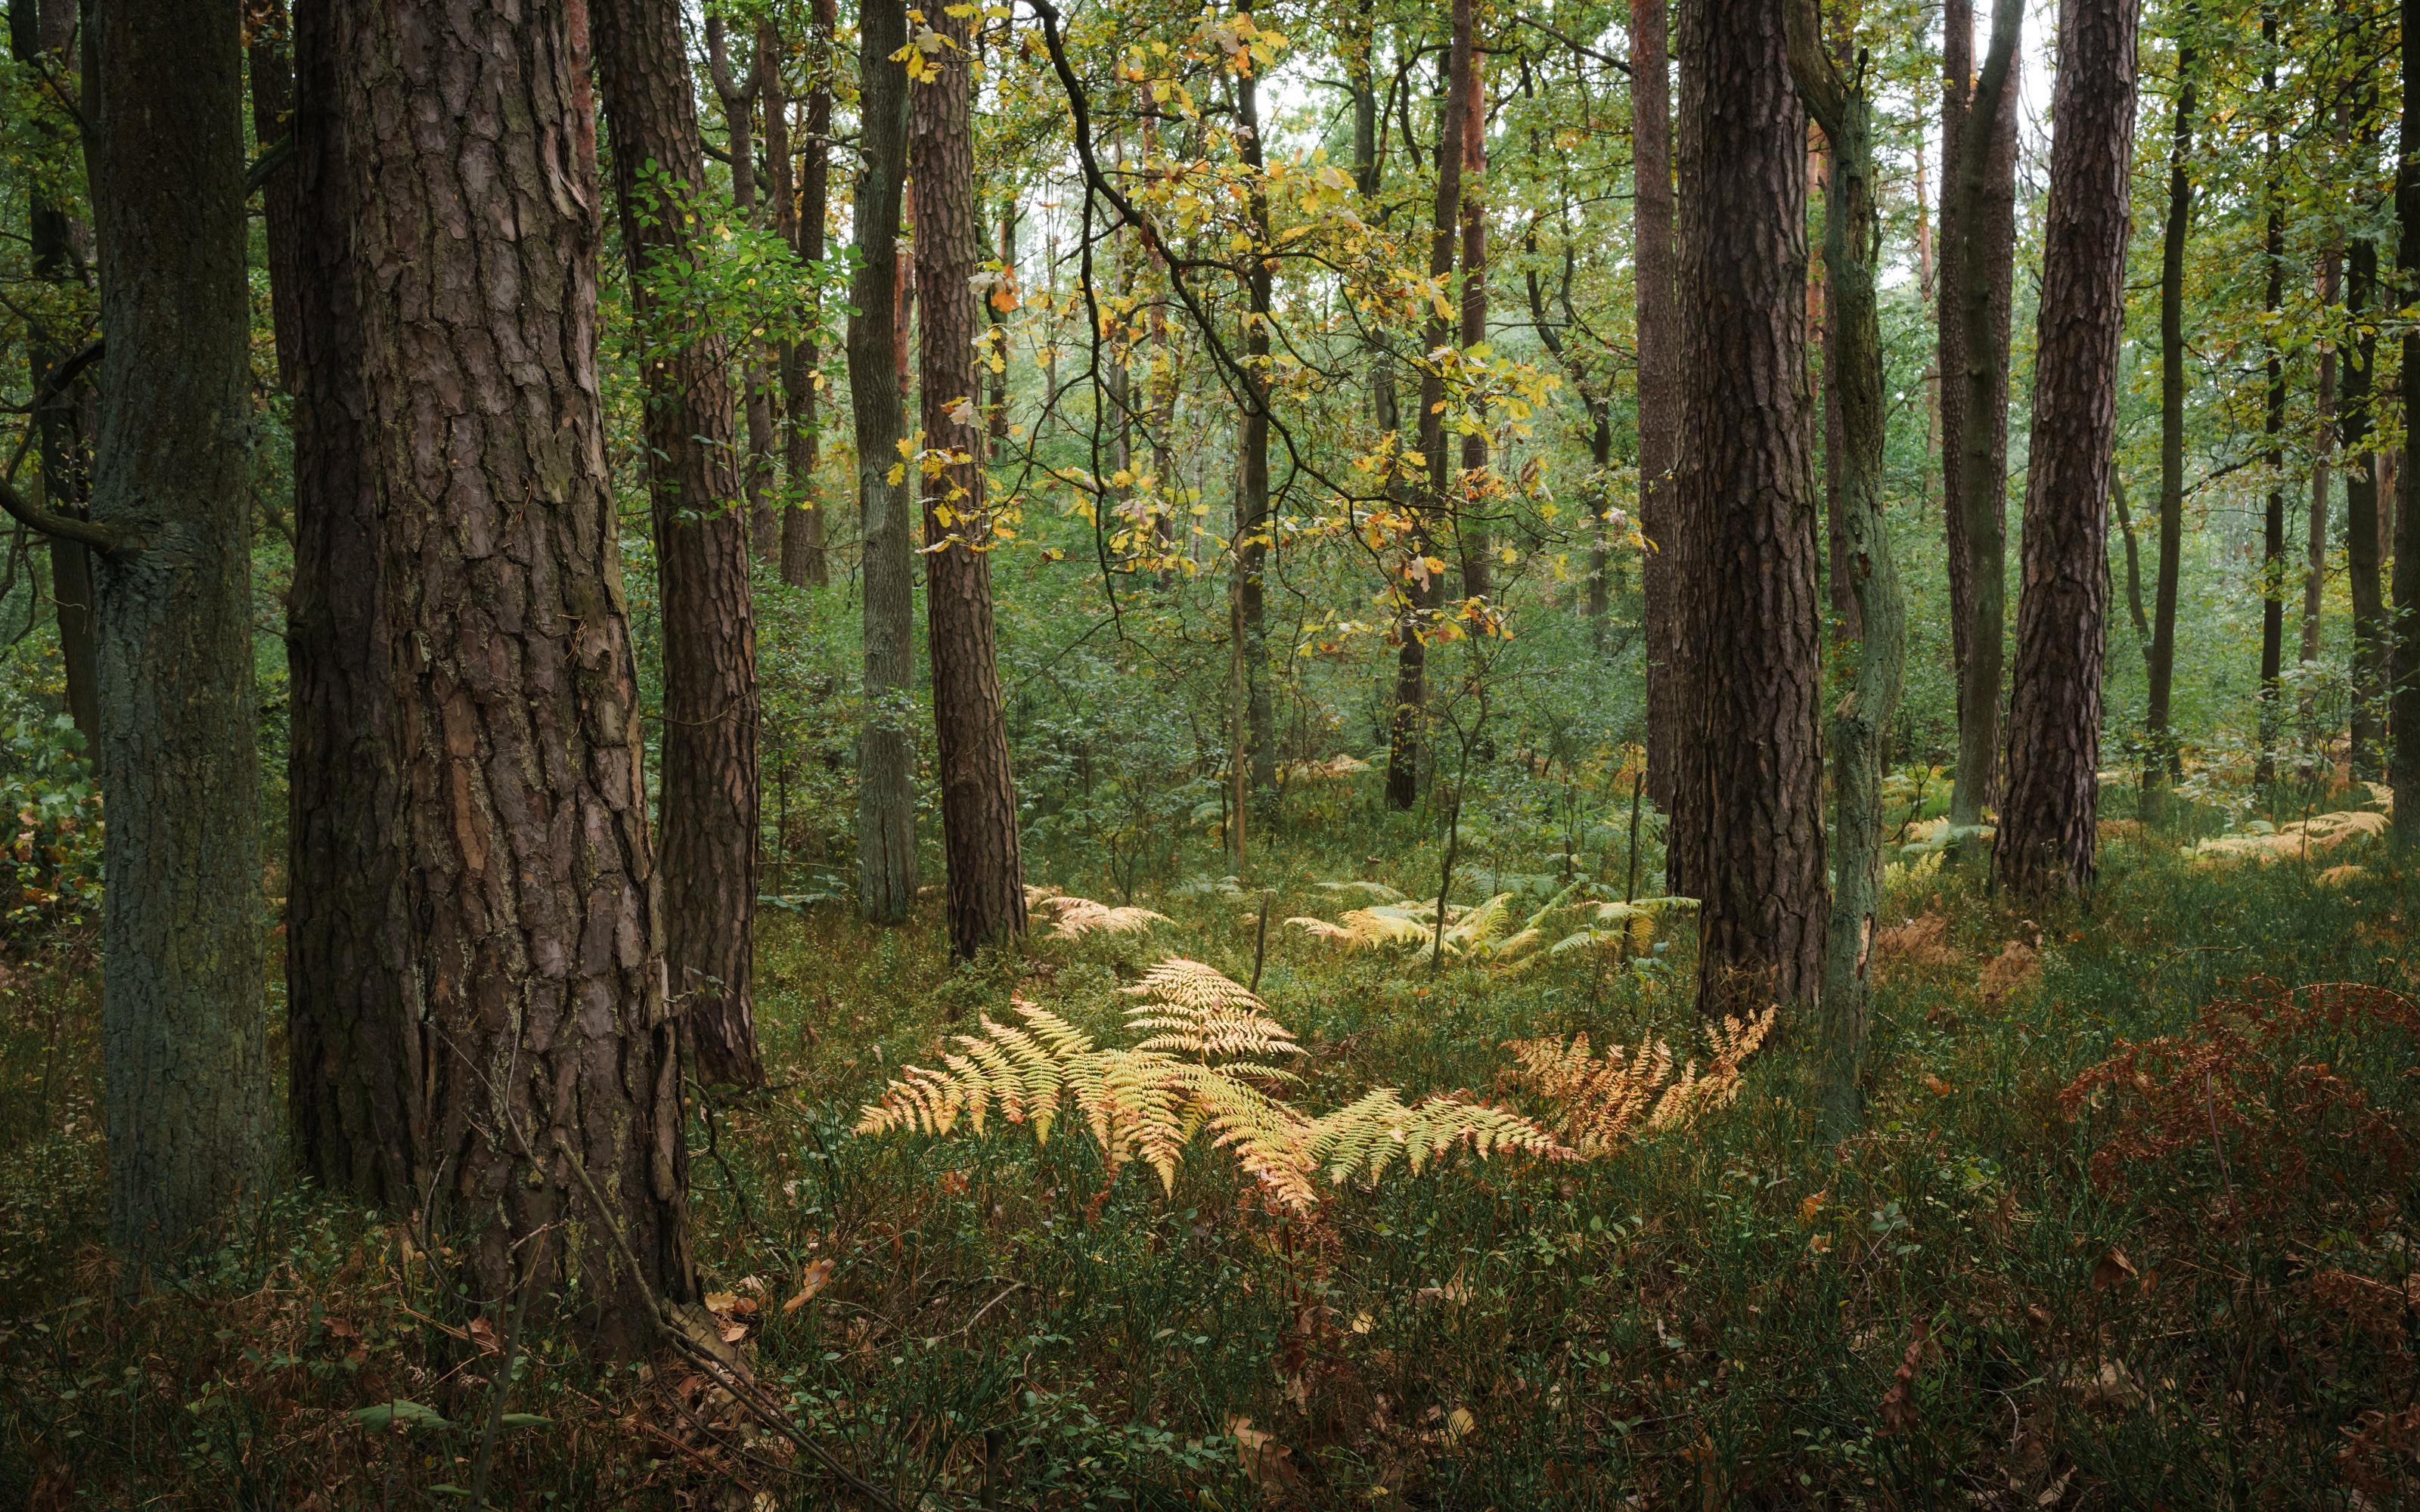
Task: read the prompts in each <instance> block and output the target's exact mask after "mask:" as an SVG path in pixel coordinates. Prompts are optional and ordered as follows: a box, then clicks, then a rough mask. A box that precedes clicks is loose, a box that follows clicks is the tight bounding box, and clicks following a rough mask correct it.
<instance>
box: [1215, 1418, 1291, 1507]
mask: <svg viewBox="0 0 2420 1512" xmlns="http://www.w3.org/2000/svg"><path fill="white" fill-rule="evenodd" d="M1227 1436H1228V1437H1229V1438H1231V1439H1233V1440H1234V1441H1235V1458H1237V1459H1238V1460H1240V1461H1242V1463H1243V1467H1244V1478H1245V1479H1247V1480H1249V1481H1250V1482H1251V1483H1252V1484H1253V1485H1255V1486H1257V1487H1259V1488H1260V1489H1262V1490H1264V1491H1270V1490H1275V1489H1280V1488H1284V1487H1289V1486H1292V1485H1294V1484H1295V1482H1296V1481H1298V1480H1300V1479H1301V1478H1302V1472H1300V1471H1298V1470H1296V1469H1295V1466H1294V1451H1293V1450H1292V1449H1289V1448H1287V1447H1286V1446H1285V1445H1284V1444H1282V1443H1278V1436H1277V1435H1276V1434H1274V1433H1268V1432H1264V1431H1263V1430H1262V1429H1260V1428H1256V1427H1252V1420H1251V1419H1250V1418H1249V1417H1238V1418H1232V1419H1230V1420H1229V1421H1228V1424H1227Z"/></svg>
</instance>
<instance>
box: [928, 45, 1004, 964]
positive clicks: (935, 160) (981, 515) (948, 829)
mask: <svg viewBox="0 0 2420 1512" xmlns="http://www.w3.org/2000/svg"><path fill="white" fill-rule="evenodd" d="M932 25H933V28H934V29H935V30H936V31H938V32H939V33H940V35H941V36H942V37H943V38H944V39H947V41H948V43H949V44H950V45H949V46H947V47H945V48H943V49H942V50H941V51H940V52H939V53H938V54H927V57H928V60H929V61H930V62H931V63H932V64H933V65H934V66H937V67H938V68H939V69H940V76H939V78H938V79H934V80H931V81H928V82H927V83H924V84H921V85H917V86H916V88H915V94H914V102H913V104H912V105H911V106H910V107H909V111H908V124H907V146H908V154H909V162H908V171H909V172H910V173H911V174H912V175H914V177H915V179H916V264H917V267H916V282H917V284H918V285H919V286H921V287H922V288H923V292H924V318H923V325H922V327H921V329H920V330H919V332H918V335H919V338H920V341H921V350H920V352H919V354H918V356H919V364H918V378H919V387H920V390H921V392H922V393H923V422H924V445H925V447H926V448H927V449H928V453H939V454H941V455H940V457H939V458H936V460H939V463H940V465H939V466H938V467H931V468H928V469H926V470H925V471H924V474H923V476H924V549H925V557H924V561H925V568H924V598H925V605H926V619H927V624H926V632H927V636H928V639H929V640H930V641H931V643H932V654H933V730H934V736H935V755H936V757H937V759H938V761H939V766H940V771H941V847H942V852H943V854H944V855H945V856H947V857H948V860H949V897H950V948H951V950H952V952H953V953H954V954H955V955H956V956H958V957H959V958H960V959H961V960H964V959H966V958H969V957H971V956H972V955H973V954H974V953H975V951H976V950H977V949H980V948H982V947H983V946H985V945H990V944H995V943H998V942H1001V941H1003V940H1010V939H1014V938H1016V936H1017V935H1020V934H1022V933H1025V876H1024V872H1023V869H1022V866H1021V863H1020V862H1019V859H1018V856H1017V837H1016V779H1015V777H1014V775H1013V774H1012V773H1011V772H1010V770H1009V763H1008V726H1007V722H1006V719H1005V717H1004V716H1003V711H1002V708H1001V691H1000V667H999V663H998V657H997V653H996V650H995V647H996V645H997V640H998V635H997V631H996V630H995V628H994V626H993V623H992V609H991V554H990V546H991V538H992V537H991V513H990V510H989V508H988V507H987V506H986V505H985V502H984V467H983V450H984V432H983V426H982V424H981V419H982V417H981V415H980V414H979V413H978V412H977V409H976V402H977V400H978V399H979V398H980V397H981V395H982V393H983V389H982V381H983V380H982V377H981V375H980V374H979V373H978V371H977V368H978V363H977V362H976V358H975V337H976V333H977V332H980V331H981V330H982V328H983V322H982V316H981V314H980V304H979V301H978V299H977V297H976V293H975V288H974V284H973V279H974V273H975V269H976V267H977V265H978V264H980V263H981V262H982V260H983V223H982V221H981V219H980V217H979V214H978V212H977V210H976V208H975V207H976V201H975V162H974V158H975V152H974V147H975V144H974V81H973V77H972V74H971V72H970V69H969V68H968V58H969V55H970V52H971V50H972V47H973V34H972V30H971V28H970V24H969V22H968V19H967V18H966V17H964V16H951V15H948V14H946V13H945V14H943V15H940V16H938V17H936V18H935V19H934V21H933V22H932Z"/></svg>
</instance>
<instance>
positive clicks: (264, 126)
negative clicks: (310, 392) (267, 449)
mask: <svg viewBox="0 0 2420 1512" xmlns="http://www.w3.org/2000/svg"><path fill="white" fill-rule="evenodd" d="M243 31H244V72H245V74H246V76H247V77H248V78H249V79H250V80H251V83H252V138H253V148H254V150H255V151H256V152H257V153H267V152H269V151H271V150H272V149H273V148H275V147H278V146H279V145H280V144H281V143H283V142H285V141H286V139H287V138H288V137H289V136H291V135H292V134H293V131H294V26H293V22H292V20H291V19H290V18H289V17H288V16H287V11H286V0H248V3H247V4H246V6H245V14H244V21H243ZM301 215H302V207H301V203H300V199H299V196H298V195H297V193H296V191H295V177H294V173H293V170H292V168H291V166H290V165H289V166H288V167H286V168H281V169H278V170H277V171H276V172H274V173H271V175H270V176H269V177H268V179H267V180H266V181H265V182H263V183H262V184H261V186H260V219H261V241H262V244H263V245H264V247H265V248H266V250H267V252H268V254H269V257H268V264H269V313H270V327H271V333H272V335H273V336H274V337H275V340H276V344H277V385H278V387H279V388H282V389H284V390H285V391H286V392H287V393H295V392H296V391H297V390H298V389H299V387H300V386H301V383H302V374H301V372H300V371H299V369H298V368H297V367H296V365H295V363H296V360H297V353H296V349H295V344H296V339H297V337H298V335H299V334H300V326H301V319H302V316H301V312H300V311H299V310H298V309H297V308H296V301H297V300H298V299H299V298H300V296H301V290H300V288H299V287H298V280H297V277H296V272H295V264H296V262H297V260H298V258H299V256H300V253H299V251H298V245H299V243H298V236H299V231H298V222H299V220H300V218H301Z"/></svg>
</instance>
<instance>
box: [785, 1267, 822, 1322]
mask: <svg viewBox="0 0 2420 1512" xmlns="http://www.w3.org/2000/svg"><path fill="white" fill-rule="evenodd" d="M832 1270H833V1266H832V1262H831V1260H830V1257H825V1258H823V1259H820V1260H817V1261H816V1262H815V1263H814V1264H813V1265H810V1266H808V1267H807V1271H806V1274H804V1275H802V1276H800V1277H799V1294H798V1295H797V1296H795V1297H792V1298H791V1299H790V1300H789V1301H787V1302H785V1303H783V1304H782V1310H783V1312H785V1313H794V1312H797V1311H798V1310H799V1308H801V1307H804V1306H805V1305H806V1304H808V1303H810V1302H813V1301H814V1298H815V1293H817V1292H819V1291H821V1290H823V1288H825V1287H826V1286H827V1285H829V1284H830V1281H831V1278H832Z"/></svg>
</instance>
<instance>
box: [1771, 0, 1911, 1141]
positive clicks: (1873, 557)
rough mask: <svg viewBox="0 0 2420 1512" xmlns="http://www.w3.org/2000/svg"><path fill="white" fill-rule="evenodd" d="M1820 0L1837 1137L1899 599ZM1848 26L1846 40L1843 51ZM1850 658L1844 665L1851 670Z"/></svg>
mask: <svg viewBox="0 0 2420 1512" xmlns="http://www.w3.org/2000/svg"><path fill="white" fill-rule="evenodd" d="M1817 26H1818V18H1817V15H1816V0H1792V4H1791V8H1790V13H1789V42H1790V58H1791V71H1792V75H1793V76H1794V77H1795V79H1796V80H1797V83H1798V92H1799V96H1800V98H1801V99H1803V100H1805V101H1806V102H1807V110H1808V112H1809V113H1810V114H1812V115H1813V116H1815V118H1816V120H1817V122H1818V123H1819V124H1821V125H1822V127H1823V134H1824V136H1825V137H1827V138H1828V139H1829V140H1830V142H1831V145H1832V173H1831V178H1830V187H1829V189H1828V190H1827V193H1828V195H1829V197H1830V203H1829V204H1828V205H1826V206H1825V207H1824V210H1823V243H1824V248H1823V266H1824V273H1825V277H1826V279H1827V281H1828V283H1829V285H1830V294H1831V298H1830V300H1829V301H1828V304H1829V308H1828V309H1827V310H1826V312H1825V316H1826V323H1825V327H1824V336H1825V340H1824V374H1823V386H1824V392H1825V393H1827V394H1828V395H1830V396H1831V400H1832V405H1833V407H1834V409H1835V410H1836V412H1837V414H1838V422H1839V424H1838V450H1837V451H1836V452H1835V453H1834V454H1833V455H1835V457H1836V458H1837V462H1838V466H1837V470H1836V476H1837V478H1838V489H1837V490H1836V492H1835V493H1834V495H1833V498H1832V509H1833V517H1832V534H1833V539H1834V540H1835V541H1836V542H1837V543H1838V555H1837V557H1836V559H1835V560H1836V563H1837V566H1836V569H1835V570H1836V571H1837V572H1838V574H1839V579H1838V580H1836V583H1835V589H1836V592H1839V593H1842V594H1844V595H1845V597H1846V598H1847V601H1848V610H1849V611H1844V612H1839V613H1838V614H1837V616H1836V622H1835V623H1836V629H1835V632H1834V641H1833V644H1834V646H1835V648H1836V653H1837V655H1838V657H1839V664H1840V666H1841V667H1842V669H1843V671H1844V673H1845V676H1846V679H1847V682H1848V687H1846V689H1845V690H1844V692H1843V696H1842V697H1841V698H1840V699H1839V701H1838V702H1837V703H1836V704H1835V705H1834V707H1833V710H1832V713H1831V717H1830V720H1829V724H1828V729H1827V731H1826V737H1827V738H1826V742H1825V744H1826V747H1827V748H1828V750H1829V753H1830V756H1831V761H1832V801H1833V810H1832V811H1833V826H1832V827H1833V835H1832V844H1833V852H1832V860H1833V872H1834V875H1835V876H1836V877H1837V878H1838V885H1837V887H1836V888H1835V892H1834V896H1833V899H1832V907H1831V916H1830V919H1829V922H1828V924H1827V930H1828V938H1827V939H1826V941H1825V947H1824V967H1823V1035H1822V1042H1821V1044H1820V1046H1819V1052H1818V1053H1819V1054H1820V1056H1821V1057H1822V1063H1821V1065H1822V1069H1821V1071H1820V1072H1819V1073H1818V1076H1817V1087H1818V1106H1819V1111H1820V1113H1821V1115H1822V1117H1823V1121H1824V1125H1825V1129H1826V1132H1827V1133H1828V1134H1831V1135H1832V1136H1833V1137H1835V1138H1839V1137H1843V1136H1845V1135H1847V1134H1849V1133H1850V1132H1852V1131H1853V1130H1854V1128H1855V1126H1856V1124H1857V1122H1858V1119H1859V1118H1860V1115H1861V1111H1862V1108H1863V1097H1862V1094H1861V1093H1860V1091H1859V1088H1858V1084H1859V1081H1860V1079H1861V1077H1862V1074H1863V1071H1864V1067H1865V1057H1866V1034H1867V1026H1868V996H1867V987H1868V979H1867V968H1868V966H1869V963H1870V961H1871V958H1872V948H1873V934H1874V915H1875V912H1876V910H1877V909H1878V908H1879V907H1880V904H1881V899H1882V877H1883V788H1882V784H1883V772H1884V766H1885V759H1884V751H1883V739H1884V736H1885V733H1886V732H1887V731H1888V730H1889V728H1890V724H1891V720H1892V718H1893V717H1894V716H1895V715H1896V714H1897V712H1898V708H1899V697H1900V682H1901V677H1902V673H1903V671H1904V670H1905V662H1906V651H1907V646H1906V606H1905V604H1904V602H1903V600H1902V599H1901V597H1900V583H1899V568H1898V565H1897V563H1895V562H1894V560H1893V558H1892V554H1891V541H1890V528H1889V520H1888V518H1887V517H1885V514H1884V509H1883V441H1884V430H1885V416H1886V411H1885V401H1884V396H1883V366H1882V328H1881V316H1880V315H1879V313H1878V309H1877V303H1876V295H1875V286H1874V276H1875V275H1874V265H1875V259H1876V256H1877V255H1878V254H1879V253H1880V251H1881V248H1882V228H1881V224H1880V222H1879V219H1878V215H1877V204H1876V197H1875V193H1874V155H1873V120H1872V101H1871V100H1870V98H1869V96H1868V94H1867V93H1866V87H1865V84H1864V80H1863V75H1862V73H1859V74H1858V75H1857V76H1856V77H1855V80H1854V83H1853V82H1851V81H1850V80H1846V79H1843V78H1842V77H1841V74H1840V71H1839V69H1838V67H1837V66H1836V64H1835V62H1834V61H1833V59H1832V58H1830V57H1829V56H1827V55H1826V54H1825V53H1824V51H1823V45H1822V43H1821V42H1819V41H1818V40H1817ZM1845 42H1846V38H1845V37H1844V38H1843V39H1842V44H1841V50H1842V51H1844V52H1845V51H1846V46H1845ZM1852 669H1853V670H1852Z"/></svg>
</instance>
